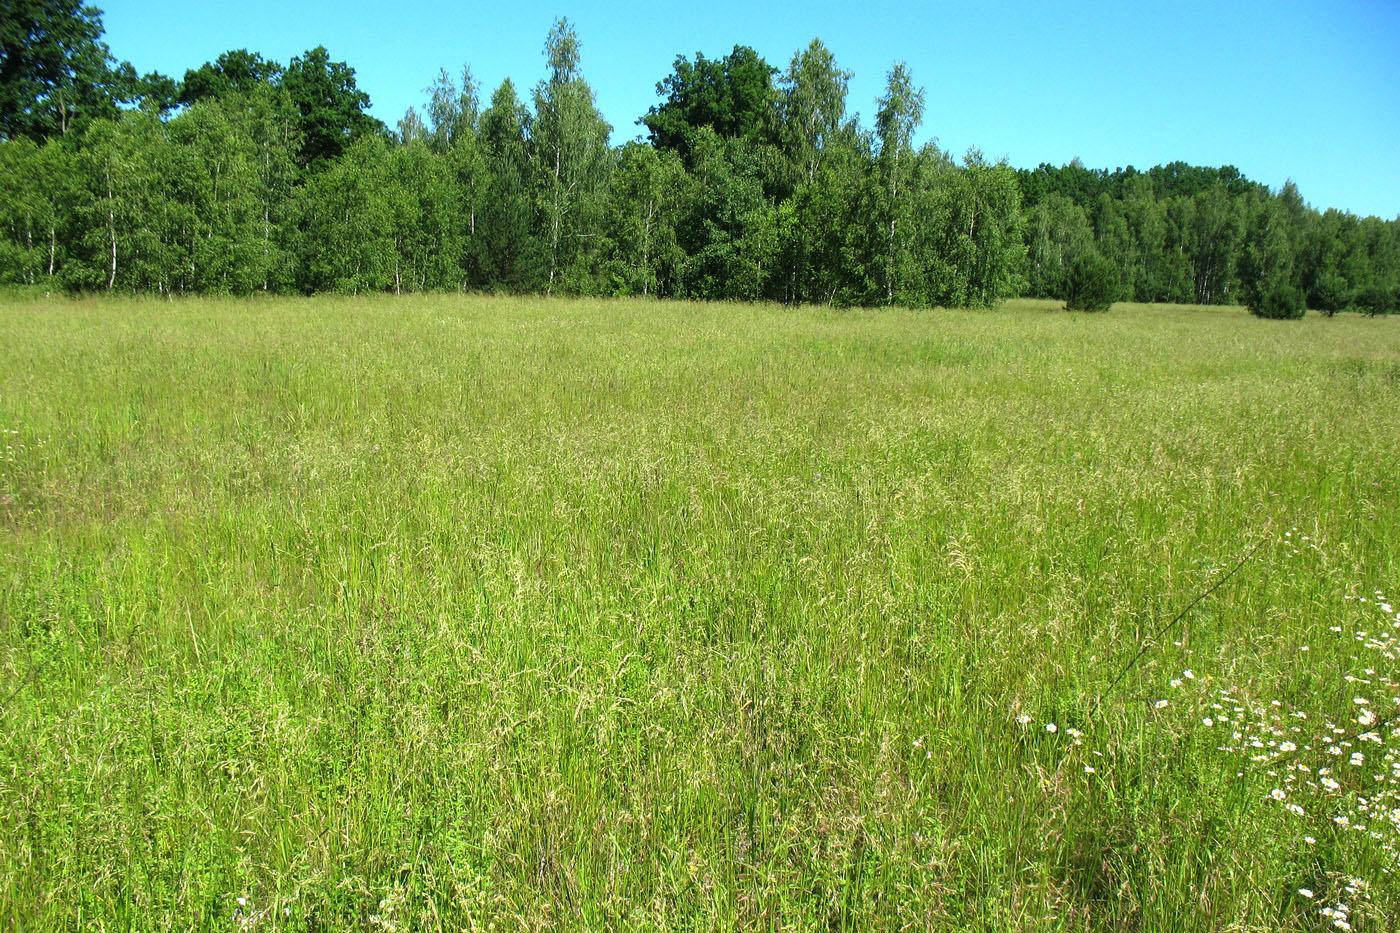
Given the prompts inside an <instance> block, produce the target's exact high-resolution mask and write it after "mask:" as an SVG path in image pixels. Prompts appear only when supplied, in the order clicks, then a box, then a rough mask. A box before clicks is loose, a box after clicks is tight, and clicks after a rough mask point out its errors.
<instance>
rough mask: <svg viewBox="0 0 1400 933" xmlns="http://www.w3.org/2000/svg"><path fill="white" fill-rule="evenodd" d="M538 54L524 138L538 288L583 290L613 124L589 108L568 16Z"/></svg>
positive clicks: (594, 245) (594, 249)
mask: <svg viewBox="0 0 1400 933" xmlns="http://www.w3.org/2000/svg"><path fill="white" fill-rule="evenodd" d="M544 54H545V58H546V59H548V62H549V77H548V78H546V79H545V80H544V81H541V82H540V83H539V84H538V85H537V86H536V87H535V121H534V124H533V128H532V133H531V136H530V142H531V147H532V150H533V162H534V166H535V184H536V191H537V198H538V204H539V208H540V214H541V219H542V221H543V231H542V235H543V239H544V241H545V244H546V249H547V253H548V264H549V272H548V276H547V278H546V281H545V293H546V294H552V293H553V292H554V290H555V289H556V288H559V287H560V286H561V285H562V286H563V287H564V288H565V289H566V290H570V291H579V290H587V279H588V277H589V276H590V275H591V274H592V270H591V269H590V258H591V257H593V256H596V254H597V246H598V245H599V244H598V243H597V239H596V238H597V237H598V236H599V235H600V233H601V230H600V219H601V218H600V210H599V209H600V208H601V206H602V203H601V202H602V200H603V195H604V193H605V192H606V190H607V183H608V174H609V171H610V169H611V167H612V154H611V152H610V150H609V148H608V135H609V134H610V133H611V132H612V127H611V126H609V125H608V123H607V121H605V120H604V119H603V117H602V115H601V114H600V113H599V112H598V109H597V108H596V107H595V106H594V103H593V90H592V88H590V87H589V86H588V83H587V82H586V81H584V79H583V74H582V72H581V71H580V70H579V41H578V36H577V34H575V32H574V28H573V26H572V25H571V24H570V23H569V21H568V20H567V19H561V20H559V21H558V22H556V23H555V24H554V27H553V28H552V29H551V30H550V31H549V38H548V39H547V40H546V42H545V49H544Z"/></svg>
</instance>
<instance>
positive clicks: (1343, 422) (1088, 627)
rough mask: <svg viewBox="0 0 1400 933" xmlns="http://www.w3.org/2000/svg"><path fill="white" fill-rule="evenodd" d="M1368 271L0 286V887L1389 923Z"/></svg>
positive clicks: (1376, 363)
mask: <svg viewBox="0 0 1400 933" xmlns="http://www.w3.org/2000/svg"><path fill="white" fill-rule="evenodd" d="M1393 324H1394V322H1393V321H1386V320H1368V319H1362V318H1358V317H1339V318H1336V319H1334V320H1330V321H1328V320H1323V319H1321V318H1308V319H1306V320H1304V321H1302V322H1300V323H1298V324H1296V325H1290V326H1288V327H1286V328H1285V327H1280V326H1276V325H1274V324H1271V323H1267V322H1261V321H1257V320H1254V319H1251V318H1250V317H1249V316H1248V315H1247V314H1245V313H1244V312H1242V311H1239V310H1231V309H1191V308H1155V307H1145V306H1127V305H1118V306H1115V307H1114V309H1113V310H1112V311H1111V312H1110V313H1109V314H1107V315H1100V316H1094V317H1092V318H1087V317H1084V316H1078V315H1070V314H1066V313H1064V312H1062V311H1059V310H1058V309H1057V306H1056V305H1054V304H1052V303H1039V302H1015V303H1012V304H1011V305H1010V306H1008V307H1007V308H1004V309H1001V310H999V311H996V312H951V311H927V312H911V311H844V312H833V311H828V310H823V309H796V310H792V309H781V308H777V307H769V306H748V305H702V304H665V303H657V302H600V301H591V302H590V301H565V300H553V301H547V300H539V299H488V298H470V297H468V298H461V297H451V296H435V297H423V298H412V299H404V300H393V299H388V298H363V299H355V300H331V299H316V300H304V301H291V300H288V301H268V302H219V301H214V300H206V301H190V302H175V303H167V302H113V303H107V302H102V301H92V300H84V301H76V302H70V301H53V302H29V303H22V304H20V303H12V304H11V305H9V306H7V307H4V308H3V309H0V337H3V339H0V429H3V430H4V431H6V432H8V433H5V434H3V435H0V437H2V438H3V439H4V440H3V446H4V453H3V456H0V671H3V674H4V681H5V683H6V684H8V685H9V688H8V690H6V691H5V694H4V698H5V700H6V702H5V703H4V705H3V707H0V719H3V730H2V734H3V737H4V741H3V744H0V916H3V917H4V918H5V921H6V922H7V923H8V924H9V925H11V926H16V927H20V928H25V929H31V928H32V929H46V928H56V929H66V928H71V927H73V926H81V925H84V924H86V923H88V922H97V921H100V922H103V923H105V924H106V925H107V926H108V927H114V926H130V927H135V928H156V927H162V928H163V927H171V926H173V927H178V928H185V927H223V928H237V927H239V926H243V927H245V928H258V929H288V930H303V929H306V930H309V929H340V928H355V927H358V928H399V929H471V928H479V929H486V928H488V926H489V924H491V923H495V924H496V929H498V930H500V929H539V928H548V927H551V926H557V927H560V928H581V927H588V928H604V927H619V928H634V929H734V928H746V929H814V928H837V929H901V928H911V929H920V928H933V929H962V928H974V929H977V928H980V929H988V930H1002V929H1044V928H1057V927H1058V928H1064V929H1083V928H1094V929H1122V928H1128V927H1135V928H1138V929H1146V930H1176V929H1211V930H1214V929H1222V928H1237V929H1269V930H1273V929H1296V930H1315V929H1319V928H1322V927H1325V926H1328V925H1332V924H1334V923H1335V921H1337V920H1341V921H1342V922H1344V923H1348V924H1351V925H1352V926H1354V927H1355V928H1356V929H1366V928H1371V929H1387V928H1388V926H1387V924H1393V921H1391V920H1389V919H1388V918H1392V917H1394V916H1396V915H1397V913H1400V912H1397V910H1396V905H1397V904H1398V903H1400V893H1398V892H1400V886H1398V885H1397V880H1396V878H1395V870H1396V868H1397V866H1396V865H1395V863H1394V852H1393V848H1394V845H1395V835H1394V833H1395V830H1394V825H1393V824H1394V820H1393V819H1392V818H1391V817H1390V816H1388V815H1387V814H1389V813H1393V811H1394V808H1395V807H1396V806H1397V804H1396V803H1395V801H1394V798H1393V792H1394V790H1393V788H1394V779H1393V775H1394V767H1393V765H1394V760H1393V759H1394V755H1393V753H1392V752H1391V751H1390V750H1391V749H1392V748H1393V747H1394V746H1395V744H1396V741H1397V740H1396V738H1395V737H1394V735H1393V733H1392V732H1391V731H1388V730H1391V729H1393V728H1394V724H1392V723H1391V722H1390V721H1389V719H1388V716H1391V715H1393V713H1390V714H1388V713H1385V712H1384V710H1386V709H1388V708H1389V705H1393V703H1394V696H1393V694H1394V693H1395V691H1394V683H1395V682H1397V681H1400V672H1397V669H1396V666H1395V658H1394V654H1395V653H1396V648H1395V646H1394V644H1393V642H1392V641H1390V640H1389V639H1390V637H1391V636H1390V635H1388V634H1386V633H1387V632H1393V631H1395V630H1394V629H1393V627H1391V628H1387V627H1386V626H1387V625H1389V623H1388V622H1387V621H1386V618H1387V617H1386V612H1389V611H1390V610H1382V609H1381V605H1382V604H1385V605H1390V604H1391V603H1393V602H1394V601H1393V600H1390V599H1388V598H1387V596H1383V595H1378V594H1377V593H1376V591H1378V590H1379V591H1380V593H1381V594H1388V595H1393V591H1394V588H1395V581H1396V580H1398V579H1400V562H1397V548H1396V543H1397V541H1400V534H1398V533H1397V527H1398V526H1397V520H1396V514H1397V510H1396V506H1397V488H1396V483H1397V474H1396V470H1395V464H1396V458H1395V439H1396V438H1397V437H1400V404H1397V403H1400V384H1397V383H1396V381H1395V380H1394V379H1392V378H1390V376H1389V373H1390V369H1391V368H1393V366H1394V365H1395V363H1396V361H1397V360H1400V330H1397V329H1396V328H1395V327H1394V326H1393ZM1246 555H1248V560H1247V562H1246V563H1244V564H1243V565H1242V566H1241V567H1240V568H1239V570H1238V572H1237V573H1236V574H1235V576H1233V577H1231V578H1230V579H1229V580H1228V581H1226V582H1225V584H1224V585H1222V586H1220V587H1219V588H1218V589H1217V590H1216V591H1214V592H1213V593H1211V595H1210V596H1209V597H1208V598H1206V599H1204V600H1202V601H1201V602H1200V603H1199V604H1197V605H1196V606H1195V607H1194V608H1192V609H1191V610H1190V611H1189V612H1187V613H1186V614H1185V615H1184V616H1182V618H1181V620H1180V623H1179V624H1178V625H1176V626H1175V627H1173V628H1171V629H1170V630H1167V631H1163V629H1162V625H1163V623H1164V622H1167V621H1169V620H1171V619H1173V618H1174V616H1175V615H1176V614H1178V613H1180V612H1181V610H1182V609H1183V608H1184V607H1187V606H1188V605H1189V604H1190V603H1191V602H1192V601H1193V600H1194V599H1196V597H1198V596H1199V595H1200V594H1201V593H1203V592H1204V591H1206V590H1208V589H1209V588H1210V587H1211V586H1212V585H1213V583H1214V582H1215V581H1217V580H1219V579H1220V577H1221V575H1223V574H1226V573H1229V572H1230V571H1231V569H1232V568H1233V567H1234V566H1235V565H1236V563H1237V562H1238V561H1240V559H1241V558H1242V557H1245V556H1246ZM1347 597H1352V598H1347ZM1363 598H1364V599H1365V600H1367V601H1366V602H1364V603H1363V602H1361V600H1362V599H1363ZM1392 608H1393V606H1392ZM1334 629H1335V630H1334ZM1362 633H1365V634H1362ZM1358 638H1359V639H1360V640H1357V639H1358ZM1145 641H1149V642H1150V643H1149V644H1147V646H1146V650H1142V649H1143V647H1144V642H1145ZM1120 675H1121V676H1120ZM1348 678H1355V679H1354V680H1348ZM1362 681H1366V682H1364V683H1363V682H1362ZM1358 698H1361V699H1365V700H1366V701H1367V702H1366V703H1365V704H1357V703H1355V702H1354V701H1355V700H1356V699H1358ZM1275 704H1277V705H1275ZM1368 710H1369V711H1371V714H1372V715H1374V716H1375V717H1376V720H1375V722H1372V723H1369V724H1368V723H1364V722H1362V719H1363V718H1365V716H1366V711H1368ZM1295 713H1302V714H1304V715H1305V716H1306V719H1303V718H1300V717H1298V716H1295V715H1294V714H1295ZM1206 720H1210V722H1209V723H1207V722H1206ZM1051 725H1053V726H1054V728H1053V729H1050V728H1048V727H1049V726H1051ZM1295 729H1296V730H1298V731H1294V730H1295ZM1336 729H1341V730H1342V732H1341V733H1337V732H1335V730H1336ZM1236 732H1238V733H1239V737H1238V738H1236V737H1235V733H1236ZM1276 732H1278V733H1279V734H1275V733H1276ZM1368 733H1374V734H1375V737H1376V739H1378V740H1379V741H1373V740H1371V739H1369V738H1368V739H1363V738H1362V736H1363V735H1366V734H1368ZM1327 739H1330V741H1327ZM1255 742H1258V743H1260V745H1255V744H1253V743H1255ZM1343 742H1346V743H1350V744H1349V745H1343V744H1342V743H1343ZM1270 743H1274V744H1272V745H1271V744H1270ZM1285 744H1287V745H1290V746H1291V747H1290V748H1286V749H1285V747H1284V746H1285ZM1261 746H1262V747H1261ZM1331 748H1340V749H1341V750H1342V751H1343V754H1342V755H1340V756H1338V755H1335V754H1333V753H1332V752H1331V751H1328V750H1327V749H1331ZM1353 753H1359V754H1360V755H1361V756H1362V758H1361V760H1360V762H1359V763H1358V764H1355V765H1353V764H1352V763H1351V762H1352V760H1353V758H1352V756H1353ZM1259 756H1264V757H1259ZM1300 766H1302V767H1306V768H1308V769H1310V770H1306V771H1304V770H1300V769H1299V768H1300ZM1323 768H1327V769H1329V771H1330V773H1328V774H1323V773H1322V769H1323ZM1270 772H1273V773H1270ZM1324 778H1325V779H1328V780H1330V781H1332V782H1335V783H1336V784H1337V785H1338V787H1336V788H1334V787H1332V786H1331V784H1330V783H1328V781H1327V780H1324ZM1310 782H1311V783H1310ZM1274 791H1278V792H1279V793H1281V794H1282V795H1283V796H1282V798H1281V799H1280V798H1279V797H1277V795H1275V794H1274ZM1290 805H1292V806H1294V807H1297V808H1299V809H1301V810H1302V811H1303V812H1302V813H1301V814H1300V813H1297V812H1295V811H1294V810H1292V809H1290ZM1337 817H1345V818H1346V820H1347V821H1348V825H1347V826H1343V825H1342V824H1340V823H1338V822H1337V821H1336V818H1337ZM1356 825H1362V826H1364V827H1365V828H1364V829H1355V828H1354V827H1355V826H1356ZM1373 834H1380V838H1376V837H1375V835H1373ZM1387 834H1389V835H1387ZM1308 838H1311V839H1312V840H1314V841H1313V842H1308V841H1307V839H1308ZM1350 888H1355V891H1351V890H1349V889H1350ZM1303 891H1308V892H1311V896H1308V895H1306V894H1304V893H1302V892H1303ZM240 898H241V899H242V900H241V901H240V900H239V899H240ZM1324 909H1327V910H1329V911H1331V913H1329V914H1323V913H1322V911H1323V910H1324Z"/></svg>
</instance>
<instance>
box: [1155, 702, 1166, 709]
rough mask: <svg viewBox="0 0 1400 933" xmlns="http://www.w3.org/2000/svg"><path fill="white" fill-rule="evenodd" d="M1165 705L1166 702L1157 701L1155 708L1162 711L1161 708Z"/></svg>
mask: <svg viewBox="0 0 1400 933" xmlns="http://www.w3.org/2000/svg"><path fill="white" fill-rule="evenodd" d="M1166 705H1167V701H1166V700H1158V701H1157V708H1158V709H1162V708H1164V707H1165V706H1166Z"/></svg>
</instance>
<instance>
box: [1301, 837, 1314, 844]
mask: <svg viewBox="0 0 1400 933" xmlns="http://www.w3.org/2000/svg"><path fill="white" fill-rule="evenodd" d="M1303 841H1304V842H1306V843H1307V844H1308V845H1310V846H1315V845H1317V840H1316V839H1314V838H1313V837H1312V836H1304V837H1303Z"/></svg>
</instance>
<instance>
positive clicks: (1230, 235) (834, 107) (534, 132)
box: [0, 0, 1400, 314]
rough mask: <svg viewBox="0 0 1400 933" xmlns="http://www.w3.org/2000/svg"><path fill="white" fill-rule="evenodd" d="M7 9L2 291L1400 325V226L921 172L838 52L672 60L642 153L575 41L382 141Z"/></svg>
mask: <svg viewBox="0 0 1400 933" xmlns="http://www.w3.org/2000/svg"><path fill="white" fill-rule="evenodd" d="M4 7H5V11H4V16H3V17H0V20H2V21H0V230H2V231H3V233H0V282H3V283H6V284H9V285H21V286H30V287H37V288H43V289H66V290H84V289H109V290H115V291H122V292H129V293H152V294H182V293H232V294H249V293H253V292H257V291H271V292H316V291H343V292H358V291H370V290H373V291H394V292H399V291H420V290H428V289H471V290H487V291H491V290H500V291H510V292H542V293H546V294H554V293H568V294H580V295H655V296H662V297H687V298H706V299H767V300H774V301H781V302H787V303H799V302H819V303H831V304H841V305H848V304H866V305H876V304H903V305H960V306H985V305H989V304H992V303H995V302H997V301H999V300H1001V299H1003V298H1006V297H1011V296H1017V295H1026V296H1035V297H1062V295H1063V292H1064V289H1065V286H1066V279H1067V276H1068V275H1069V273H1070V271H1071V269H1073V268H1074V267H1075V265H1076V263H1080V262H1082V261H1084V260H1085V259H1086V257H1091V258H1093V259H1094V261H1096V262H1100V263H1101V264H1102V265H1103V266H1104V267H1105V268H1108V269H1110V270H1111V272H1112V279H1113V284H1112V288H1113V290H1114V294H1115V295H1116V297H1117V298H1119V299H1123V300H1136V301H1176V302H1198V303H1246V304H1249V305H1251V307H1259V306H1260V305H1262V304H1264V303H1265V298H1266V297H1267V296H1269V295H1275V296H1278V295H1283V296H1285V301H1284V303H1285V304H1297V305H1298V307H1299V308H1301V305H1302V303H1303V302H1306V304H1307V306H1308V307H1311V308H1314V309H1317V310H1321V311H1324V312H1327V313H1334V312H1336V311H1341V310H1360V311H1365V312H1368V313H1373V314H1380V313H1387V312H1390V311H1394V310H1397V303H1398V302H1400V218H1397V219H1393V220H1389V221H1383V220H1380V219H1378V218H1374V217H1367V218H1358V217H1356V216H1354V215H1352V214H1349V213H1344V212H1341V211H1337V210H1327V211H1325V212H1319V211H1317V210H1315V209H1313V208H1310V207H1309V206H1307V205H1306V204H1305V203H1304V201H1303V199H1302V196H1301V195H1300V193H1299V192H1298V190H1297V188H1296V187H1295V186H1294V185H1292V184H1291V183H1290V184H1285V185H1284V186H1283V188H1282V189H1280V190H1277V191H1271V190H1270V189H1269V188H1267V187H1266V186H1264V185H1262V184H1259V183H1257V182H1253V181H1250V180H1249V179H1247V178H1245V177H1243V176H1242V175H1241V174H1240V173H1239V172H1238V171H1237V170H1236V169H1234V168H1231V167H1228V166H1227V167H1223V168H1201V167H1194V166H1189V165H1186V164H1184V163H1172V164H1170V165H1165V166H1158V167H1155V168H1152V169H1150V170H1147V171H1137V170H1135V169H1133V168H1127V169H1120V170H1117V171H1113V172H1108V171H1095V170H1091V169H1088V168H1085V167H1084V166H1082V165H1080V164H1079V163H1078V162H1077V161H1076V162H1074V163H1072V164H1070V165H1066V166H1062V167H1058V168H1056V167H1052V166H1049V165H1041V166H1040V167H1039V168H1036V169H1034V170H1018V169H1013V168H1011V167H1010V166H1008V165H1007V164H1005V162H993V161H989V160H988V159H986V158H984V157H983V156H982V154H981V153H979V152H977V151H976V150H973V151H970V152H968V153H967V154H966V155H964V156H963V157H962V158H961V159H956V158H954V157H952V156H951V155H950V154H949V153H946V152H944V151H942V150H941V149H939V148H938V146H937V145H936V144H935V143H932V142H930V143H926V144H924V145H922V146H916V145H915V133H916V131H917V130H918V128H919V127H920V126H921V124H922V122H923V118H924V92H923V90H922V89H920V88H918V87H917V85H916V83H915V81H914V79H913V77H912V76H911V75H910V74H909V71H908V69H907V68H906V67H905V66H904V65H902V64H897V65H895V66H894V67H893V68H892V69H891V70H890V72H889V74H888V76H887V81H886V89H885V92H884V94H883V96H881V97H880V98H879V100H877V101H876V102H875V105H876V109H875V119H874V125H873V126H869V127H867V126H862V125H860V124H859V122H858V121H857V120H856V119H855V118H853V117H852V116H850V115H848V112H847V100H846V98H847V81H848V79H849V77H850V75H849V74H848V73H847V72H845V71H843V70H842V69H841V68H840V67H839V66H838V64H837V62H836V60H835V58H834V56H833V54H832V52H831V51H830V50H829V49H827V48H826V46H824V45H823V44H822V43H821V42H820V41H813V42H812V43H811V45H810V46H808V47H807V48H805V49H803V50H801V51H799V52H798V53H796V54H795V55H794V56H793V57H792V59H791V61H790V62H789V63H788V65H787V67H786V68H785V69H779V68H777V67H774V66H773V65H771V64H769V63H768V62H766V61H764V60H763V58H762V57H760V56H759V55H758V54H757V53H756V52H754V50H752V49H750V48H747V47H744V46H736V47H735V48H734V49H733V50H732V51H731V52H730V53H729V54H728V55H726V56H724V57H723V58H717V59H711V58H706V57H705V56H704V55H702V54H698V53H697V54H696V55H695V57H694V59H693V60H691V59H689V58H687V57H685V56H681V57H678V58H677V59H676V61H675V66H674V70H673V71H672V73H670V74H668V75H665V76H664V77H663V78H662V79H661V81H660V82H659V83H658V85H657V92H658V96H659V102H658V103H657V104H656V105H655V106H654V107H652V108H651V109H650V110H649V111H648V112H647V113H646V114H645V115H643V116H642V118H641V119H640V120H639V121H638V123H639V125H640V126H641V127H642V128H643V129H644V133H643V134H639V138H638V140H637V141H633V142H628V143H626V144H625V145H622V146H613V145H611V144H610V142H609V139H610V136H611V133H612V127H611V126H610V125H609V124H608V123H607V121H606V120H605V119H604V118H603V115H602V114H600V113H599V112H598V110H597V108H596V106H595V102H594V95H593V92H592V90H591V89H590V87H589V85H588V82H587V81H586V79H585V78H584V74H583V69H582V63H581V58H580V43H579V39H578V37H577V35H576V34H575V32H574V29H573V28H572V26H571V25H570V24H569V23H568V21H567V20H560V21H559V22H557V23H556V24H555V26H554V27H553V29H552V30H551V31H550V32H549V35H548V37H547V39H546V42H545V54H546V58H547V62H548V65H547V69H546V74H545V76H544V77H543V79H541V80H540V81H538V82H537V83H536V84H535V85H534V86H533V87H532V88H530V89H529V90H528V91H522V90H521V89H518V88H517V87H516V85H515V84H514V83H513V82H511V81H510V80H506V81H504V82H503V83H502V84H501V85H500V86H499V87H498V88H496V89H495V90H493V91H492V92H491V93H490V95H489V97H484V96H483V93H482V90H481V88H479V86H478V84H477V82H476V81H475V80H474V79H473V77H472V74H471V71H470V69H465V70H464V71H463V73H462V74H461V75H460V77H454V76H453V75H451V74H449V73H448V72H447V71H442V72H441V73H440V74H439V75H438V76H437V77H436V79H434V80H432V82H431V86H430V87H429V88H428V89H427V90H426V92H425V93H426V100H425V103H424V106H423V108H422V112H421V113H420V112H419V111H418V110H417V109H410V110H409V111H408V112H407V113H406V114H405V115H404V117H403V119H402V120H400V121H399V122H398V125H397V126H396V127H394V128H390V127H387V126H385V125H384V124H382V123H381V122H380V121H378V120H376V119H374V118H372V117H371V116H370V115H369V114H368V108H369V103H370V101H369V96H368V95H367V94H366V93H365V92H364V91H363V90H361V89H360V88H359V87H357V85H356V82H355V72H354V69H353V68H351V67H350V66H349V65H348V64H347V63H345V62H338V61H334V60H332V59H331V56H330V54H329V53H328V52H327V50H326V49H325V48H315V49H311V50H309V51H307V52H306V53H304V54H303V55H301V56H298V57H295V58H293V59H292V60H291V61H290V62H289V63H287V64H286V65H282V64H280V63H277V62H273V61H268V60H265V59H264V58H262V57H261V55H259V54H257V53H255V52H249V51H247V50H241V49H240V50H235V51H230V52H227V53H225V54H223V55H220V56H219V57H218V59H217V60H216V61H213V62H208V63H205V64H203V65H201V66H199V67H197V68H192V69H190V70H189V71H187V72H186V73H185V74H184V76H183V78H181V79H174V78H171V77H167V76H164V75H160V74H155V73H152V74H147V75H145V76H139V75H138V74H137V73H136V71H135V69H133V68H132V66H131V65H129V64H126V63H124V62H123V63H119V62H117V61H116V60H115V59H114V58H113V57H112V55H111V53H110V51H109V49H108V47H107V46H106V44H105V43H104V42H103V41H102V34H103V31H102V24H101V14H100V12H99V11H97V10H95V9H93V8H90V7H83V6H81V5H80V4H79V3H77V2H74V0H36V2H22V3H21V2H13V0H6V2H5V3H4ZM643 136H644V137H645V139H643V138H642V137H643Z"/></svg>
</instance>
